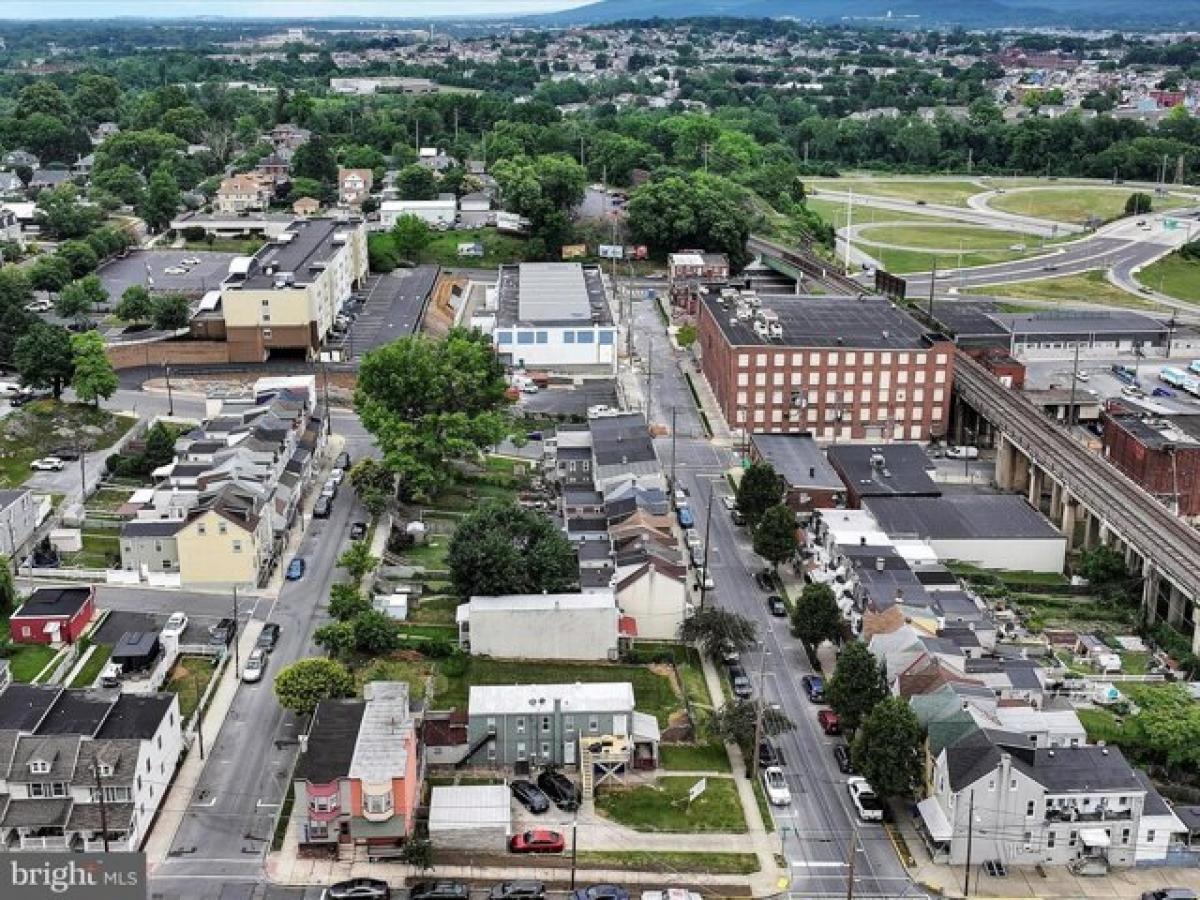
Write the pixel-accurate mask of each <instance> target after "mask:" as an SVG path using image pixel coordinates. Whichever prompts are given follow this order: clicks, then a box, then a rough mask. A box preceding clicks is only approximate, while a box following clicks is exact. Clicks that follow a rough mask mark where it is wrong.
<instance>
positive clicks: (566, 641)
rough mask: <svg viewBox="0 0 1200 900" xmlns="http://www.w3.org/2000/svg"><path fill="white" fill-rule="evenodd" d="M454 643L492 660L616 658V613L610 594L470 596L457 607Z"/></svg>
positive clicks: (618, 634)
mask: <svg viewBox="0 0 1200 900" xmlns="http://www.w3.org/2000/svg"><path fill="white" fill-rule="evenodd" d="M455 618H456V619H457V621H458V640H459V644H460V645H461V646H462V647H464V648H466V649H469V650H470V652H471V655H472V656H493V657H495V658H497V659H579V660H584V659H590V660H611V659H616V658H617V642H618V639H619V637H620V626H621V613H620V610H619V609H617V601H616V598H615V596H614V595H613V592H612V590H611V589H609V590H604V591H595V592H589V593H586V594H511V595H507V596H502V597H472V598H471V599H470V600H468V601H467V602H466V603H463V604H461V605H460V606H459V607H458V611H457V613H456V615H455Z"/></svg>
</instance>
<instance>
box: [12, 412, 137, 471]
mask: <svg viewBox="0 0 1200 900" xmlns="http://www.w3.org/2000/svg"><path fill="white" fill-rule="evenodd" d="M135 421H136V420H135V419H133V418H131V417H129V416H115V415H113V414H112V413H110V412H108V411H107V410H103V409H96V408H95V407H92V406H88V405H86V404H81V403H56V402H54V401H53V400H39V401H38V402H36V403H30V404H29V405H28V406H24V407H22V408H21V409H18V410H15V411H14V412H12V413H10V414H9V415H7V416H6V417H5V418H4V419H3V420H0V486H4V487H15V486H16V485H19V484H23V483H24V482H25V480H26V479H27V478H29V476H30V475H31V474H32V472H31V470H30V468H29V464H30V463H31V462H33V460H35V459H37V458H38V457H40V456H45V455H46V454H48V453H50V452H51V451H53V450H54V448H56V447H63V446H70V445H73V444H74V442H75V440H76V439H77V438H78V439H79V440H81V441H82V443H83V446H84V449H86V450H102V449H105V448H107V447H111V446H112V445H113V444H114V443H116V441H117V439H118V438H120V437H121V435H123V434H124V433H125V432H126V431H128V430H129V429H130V428H131V427H133V425H134V423H135ZM93 429H95V430H94V431H93ZM70 465H76V466H77V464H75V463H72V464H70Z"/></svg>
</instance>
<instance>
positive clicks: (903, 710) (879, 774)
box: [851, 697, 925, 797]
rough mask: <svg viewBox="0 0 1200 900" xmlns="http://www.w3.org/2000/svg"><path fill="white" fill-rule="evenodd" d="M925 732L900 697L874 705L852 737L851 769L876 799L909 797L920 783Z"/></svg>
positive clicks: (887, 699)
mask: <svg viewBox="0 0 1200 900" xmlns="http://www.w3.org/2000/svg"><path fill="white" fill-rule="evenodd" d="M924 744H925V729H924V728H922V727H921V723H920V721H919V720H918V719H917V714H916V713H914V712H913V711H912V707H910V706H909V705H908V701H907V700H905V699H904V698H903V697H887V698H885V699H883V700H881V701H879V703H877V704H876V705H875V707H874V708H873V709H872V710H871V712H870V713H869V714H868V715H867V718H866V720H865V721H864V722H863V723H862V727H861V728H859V729H858V731H857V732H856V733H855V735H854V743H853V744H852V745H851V759H852V760H853V762H854V768H855V769H856V770H857V771H858V772H859V773H861V774H862V775H863V777H864V778H866V779H867V781H868V782H870V784H871V787H873V788H874V789H875V793H876V794H877V795H878V796H880V797H911V796H912V795H913V794H914V793H915V792H916V791H917V789H918V788H919V787H920V786H921V784H922V783H923V781H924V778H923V776H924V771H925V746H924Z"/></svg>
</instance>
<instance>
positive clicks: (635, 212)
mask: <svg viewBox="0 0 1200 900" xmlns="http://www.w3.org/2000/svg"><path fill="white" fill-rule="evenodd" d="M744 193H745V191H744V190H743V189H742V188H739V187H738V186H737V185H735V184H734V183H733V182H731V181H727V180H726V179H724V178H721V177H719V176H716V175H704V174H703V173H692V174H690V175H668V176H666V177H664V178H661V179H657V180H654V181H650V182H647V183H646V184H644V185H642V186H641V187H638V188H637V189H635V190H634V191H633V193H632V194H630V195H629V204H628V207H627V214H628V223H629V230H630V233H631V234H632V236H633V238H634V240H635V241H638V242H639V243H644V244H646V245H647V246H649V247H650V248H651V249H652V250H653V251H655V252H657V253H671V252H674V251H676V250H679V249H680V248H683V247H703V248H704V249H705V250H708V251H710V252H714V253H718V252H719V253H724V254H725V255H726V256H728V257H729V263H730V265H731V266H732V267H733V268H734V269H735V270H739V269H741V268H742V266H744V265H745V264H746V262H747V260H748V256H747V253H746V239H747V238H748V237H749V235H750V215H749V213H748V212H747V208H746V203H747V201H746V199H745V197H744Z"/></svg>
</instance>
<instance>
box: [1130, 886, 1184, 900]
mask: <svg viewBox="0 0 1200 900" xmlns="http://www.w3.org/2000/svg"><path fill="white" fill-rule="evenodd" d="M1142 900H1196V892H1195V891H1193V890H1192V889H1191V888H1178V887H1172V888H1159V889H1158V890H1157V891H1142Z"/></svg>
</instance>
